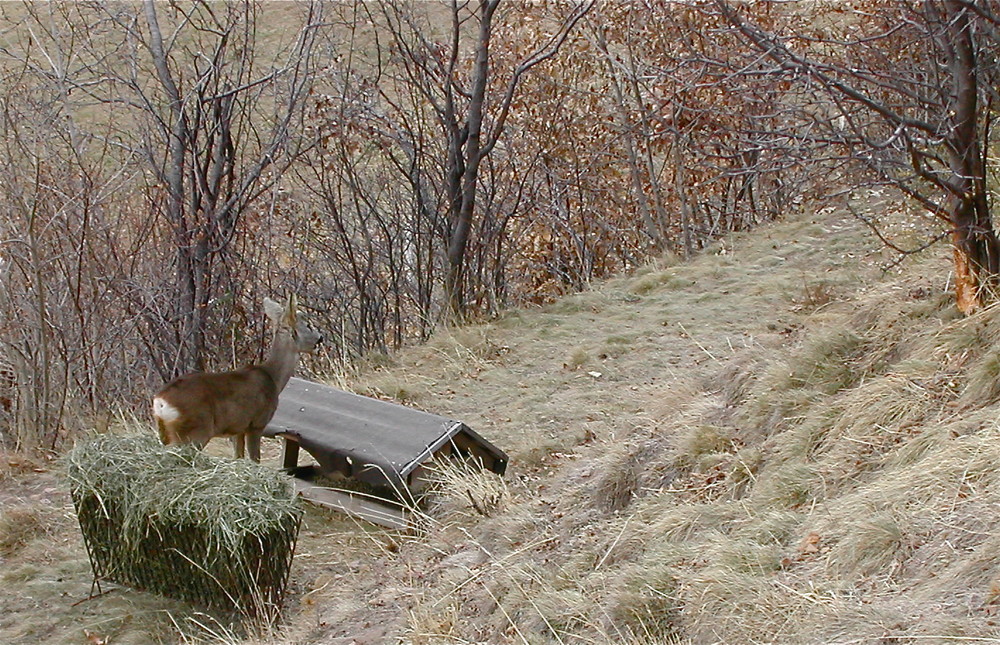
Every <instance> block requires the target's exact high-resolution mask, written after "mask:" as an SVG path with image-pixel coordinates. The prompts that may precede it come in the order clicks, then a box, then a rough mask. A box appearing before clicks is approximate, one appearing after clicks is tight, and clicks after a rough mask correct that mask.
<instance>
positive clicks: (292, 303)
mask: <svg viewBox="0 0 1000 645" xmlns="http://www.w3.org/2000/svg"><path fill="white" fill-rule="evenodd" d="M298 308H299V301H298V298H296V297H295V294H294V293H292V294H289V295H288V306H287V307H286V308H285V320H286V321H287V322H288V326H289V327H292V328H293V329H294V328H295V324H296V311H298Z"/></svg>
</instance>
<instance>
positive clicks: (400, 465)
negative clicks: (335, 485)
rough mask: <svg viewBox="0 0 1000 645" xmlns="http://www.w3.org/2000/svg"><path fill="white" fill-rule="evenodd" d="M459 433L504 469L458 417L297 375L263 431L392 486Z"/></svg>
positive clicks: (335, 467) (331, 466)
mask: <svg viewBox="0 0 1000 645" xmlns="http://www.w3.org/2000/svg"><path fill="white" fill-rule="evenodd" d="M459 434H462V435H465V436H466V437H467V439H468V440H470V441H472V442H473V443H474V444H475V445H476V446H478V447H479V448H480V449H481V450H483V451H485V452H486V453H487V454H489V455H491V456H492V457H493V461H494V465H493V470H495V471H497V472H499V473H501V474H502V473H503V470H504V469H505V467H506V464H507V455H506V454H505V453H504V452H503V451H502V450H500V449H499V448H497V447H496V446H494V445H493V444H492V443H490V442H489V441H487V440H486V439H484V438H483V437H481V436H480V435H478V434H477V433H475V432H474V431H473V430H472V429H471V428H469V427H468V426H466V425H465V424H464V423H462V422H460V421H455V420H453V419H448V418H446V417H442V416H438V415H436V414H430V413H428V412H423V411H421V410H415V409H413V408H408V407H406V406H402V405H397V404H395V403H389V402H386V401H380V400H378V399H373V398H370V397H366V396H361V395H358V394H353V393H351V392H345V391H343V390H339V389H337V388H334V387H331V386H329V385H323V384H320V383H314V382H311V381H306V380H303V379H299V378H293V379H291V380H290V381H289V383H288V385H287V386H286V387H285V389H284V390H283V391H282V393H281V397H280V399H279V401H278V409H277V411H276V412H275V414H274V418H272V419H271V423H270V424H268V427H267V429H266V430H265V435H267V436H270V437H273V436H286V437H288V438H290V439H292V440H294V441H296V442H298V443H299V445H300V446H301V447H302V448H304V449H305V450H306V451H308V452H309V453H310V454H312V455H313V457H315V458H316V460H317V461H318V462H319V464H320V466H321V468H322V469H323V470H326V471H339V472H342V473H348V474H350V475H351V476H354V477H356V478H358V479H360V480H362V481H366V482H368V483H371V484H374V485H388V486H391V487H393V488H395V487H397V486H399V485H401V484H404V483H405V482H406V480H407V477H408V475H410V473H412V472H413V471H414V469H416V468H417V467H418V466H419V465H420V464H421V463H423V462H425V461H427V460H428V459H430V458H431V457H432V456H433V455H434V453H436V452H437V451H438V450H439V449H440V448H441V447H442V446H445V445H446V444H448V443H449V441H451V440H452V439H453V438H454V437H456V435H459Z"/></svg>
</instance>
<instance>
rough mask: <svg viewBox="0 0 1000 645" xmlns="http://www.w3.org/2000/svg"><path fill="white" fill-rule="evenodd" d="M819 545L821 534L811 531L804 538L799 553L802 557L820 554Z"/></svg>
mask: <svg viewBox="0 0 1000 645" xmlns="http://www.w3.org/2000/svg"><path fill="white" fill-rule="evenodd" d="M819 543H820V536H819V533H817V532H816V531H810V532H809V533H808V534H807V535H806V536H805V537H804V538H802V542H800V543H799V553H801V554H802V555H809V554H811V553H819Z"/></svg>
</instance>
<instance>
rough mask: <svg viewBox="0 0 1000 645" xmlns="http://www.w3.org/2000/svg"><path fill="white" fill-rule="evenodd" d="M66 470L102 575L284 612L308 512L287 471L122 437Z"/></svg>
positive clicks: (219, 604) (250, 610)
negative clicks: (282, 606)
mask: <svg viewBox="0 0 1000 645" xmlns="http://www.w3.org/2000/svg"><path fill="white" fill-rule="evenodd" d="M66 470H67V474H68V477H69V481H70V486H71V493H72V497H73V503H74V505H75V506H76V511H77V517H78V518H79V521H80V529H81V531H82V532H83V537H84V541H85V543H86V546H87V551H88V554H89V556H90V561H91V565H92V566H93V569H94V578H95V581H98V580H102V579H103V580H109V581H113V582H116V583H119V584H125V585H128V586H131V587H134V588H136V589H141V590H145V591H152V592H155V593H159V594H161V595H164V596H170V597H174V598H180V599H183V600H187V601H189V602H194V603H200V604H203V605H206V606H209V607H213V608H221V609H235V610H237V611H240V612H242V613H244V614H245V615H247V616H252V617H254V618H261V617H264V618H268V619H274V618H276V617H277V613H278V610H279V608H280V604H281V598H282V594H283V592H284V588H285V584H286V583H287V581H288V571H289V569H290V567H291V561H292V555H293V552H294V549H295V540H296V538H297V536H298V529H299V524H300V521H301V517H302V508H301V505H300V502H299V500H298V497H297V496H296V495H295V490H294V487H293V486H292V484H291V482H290V481H289V479H288V477H287V476H285V475H284V474H283V473H281V472H278V471H274V470H270V469H267V468H264V467H262V466H260V465H259V464H255V463H253V462H250V461H248V460H242V459H240V460H232V459H218V458H215V457H210V456H208V455H206V454H204V453H202V452H199V451H198V450H196V449H194V448H193V447H192V446H172V447H169V448H168V447H164V446H162V445H160V443H159V441H157V440H156V439H155V438H154V437H152V436H121V435H103V436H100V437H97V438H96V439H94V440H92V441H88V442H86V443H81V444H79V445H77V446H76V447H75V448H74V449H73V450H72V451H71V452H70V453H69V454H68V455H67V457H66Z"/></svg>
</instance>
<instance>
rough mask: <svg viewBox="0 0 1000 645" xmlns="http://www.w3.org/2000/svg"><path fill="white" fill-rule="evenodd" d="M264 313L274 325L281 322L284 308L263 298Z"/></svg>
mask: <svg viewBox="0 0 1000 645" xmlns="http://www.w3.org/2000/svg"><path fill="white" fill-rule="evenodd" d="M264 313H266V314H267V317H268V318H269V319H270V320H271V322H273V323H274V324H278V323H280V322H281V316H282V315H283V314H284V313H285V308H284V307H282V306H281V305H280V304H278V303H277V302H275V301H273V300H271V299H270V298H264Z"/></svg>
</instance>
